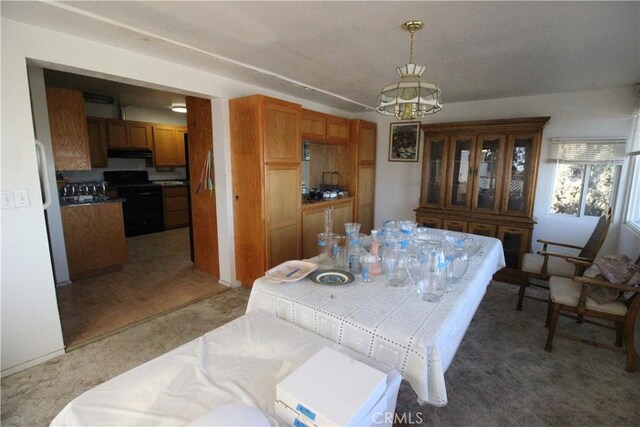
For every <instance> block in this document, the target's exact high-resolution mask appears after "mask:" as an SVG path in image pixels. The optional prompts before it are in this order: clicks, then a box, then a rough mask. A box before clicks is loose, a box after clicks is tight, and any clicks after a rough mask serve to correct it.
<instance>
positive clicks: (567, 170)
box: [551, 163, 620, 216]
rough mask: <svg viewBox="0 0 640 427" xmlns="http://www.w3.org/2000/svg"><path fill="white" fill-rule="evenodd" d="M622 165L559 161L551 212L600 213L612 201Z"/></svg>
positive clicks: (583, 214)
mask: <svg viewBox="0 0 640 427" xmlns="http://www.w3.org/2000/svg"><path fill="white" fill-rule="evenodd" d="M619 169H620V166H616V165H613V164H611V163H609V164H602V163H596V164H577V163H558V166H557V168H556V179H555V183H554V186H553V187H554V191H553V200H552V202H551V213H553V214H567V215H574V216H600V215H602V214H603V213H604V212H605V210H606V209H607V208H608V207H609V206H611V205H612V203H613V198H612V195H613V190H614V188H616V185H615V184H616V183H617V178H618V175H619Z"/></svg>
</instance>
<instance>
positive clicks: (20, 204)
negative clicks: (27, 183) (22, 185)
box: [13, 190, 29, 208]
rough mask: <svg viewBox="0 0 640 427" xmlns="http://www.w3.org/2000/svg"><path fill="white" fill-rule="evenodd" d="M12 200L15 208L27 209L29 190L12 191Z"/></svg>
mask: <svg viewBox="0 0 640 427" xmlns="http://www.w3.org/2000/svg"><path fill="white" fill-rule="evenodd" d="M13 198H14V200H15V203H16V208H28V207H29V190H14V191H13Z"/></svg>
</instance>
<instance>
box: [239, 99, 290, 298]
mask: <svg viewBox="0 0 640 427" xmlns="http://www.w3.org/2000/svg"><path fill="white" fill-rule="evenodd" d="M301 110H302V108H301V107H300V105H297V104H292V103H290V102H285V101H280V100H277V99H274V98H269V97H265V96H262V95H255V96H249V97H245V98H238V99H232V100H230V101H229V124H230V128H231V172H232V183H233V223H234V239H235V259H236V276H237V278H238V280H239V281H240V282H242V283H243V284H244V285H246V286H251V285H252V284H253V282H254V281H255V280H256V279H257V278H259V277H262V276H263V275H264V273H265V271H267V270H268V269H269V268H271V267H273V266H275V265H277V264H279V263H281V262H282V261H286V260H289V259H299V258H300V256H301V246H302V239H301V236H302V227H301V222H302V218H301V208H302V197H301V182H302V178H301V169H300V163H301V136H300V116H301Z"/></svg>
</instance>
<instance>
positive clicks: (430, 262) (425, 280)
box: [406, 240, 449, 302]
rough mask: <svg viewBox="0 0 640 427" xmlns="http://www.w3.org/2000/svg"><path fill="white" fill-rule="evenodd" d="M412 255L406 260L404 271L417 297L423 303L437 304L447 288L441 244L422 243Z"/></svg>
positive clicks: (446, 275)
mask: <svg viewBox="0 0 640 427" xmlns="http://www.w3.org/2000/svg"><path fill="white" fill-rule="evenodd" d="M415 252H416V253H415V254H414V255H409V256H408V257H407V259H406V270H407V273H408V275H409V279H410V280H411V283H413V284H414V285H415V286H416V289H417V291H418V295H419V296H420V298H421V299H423V300H425V301H431V302H438V301H440V300H441V299H442V296H443V295H444V294H445V293H446V292H447V290H448V287H449V278H448V269H447V263H446V259H445V254H444V249H443V246H442V242H439V241H437V240H431V241H428V242H423V245H422V246H421V247H420V248H418V249H417V250H416V251H415Z"/></svg>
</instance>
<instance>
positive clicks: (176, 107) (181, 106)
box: [171, 104, 187, 113]
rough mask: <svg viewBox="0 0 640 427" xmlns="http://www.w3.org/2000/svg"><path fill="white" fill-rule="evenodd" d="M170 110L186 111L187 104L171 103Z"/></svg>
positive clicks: (175, 111)
mask: <svg viewBox="0 0 640 427" xmlns="http://www.w3.org/2000/svg"><path fill="white" fill-rule="evenodd" d="M171 111H173V112H174V113H186V112H187V106H186V105H184V104H172V105H171Z"/></svg>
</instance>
